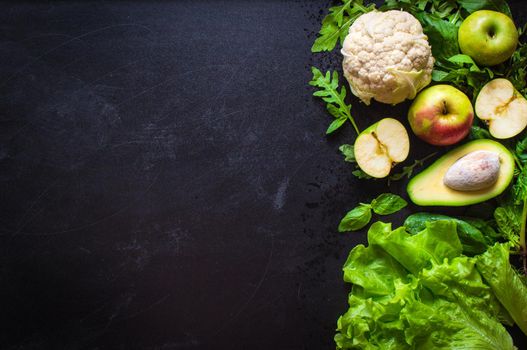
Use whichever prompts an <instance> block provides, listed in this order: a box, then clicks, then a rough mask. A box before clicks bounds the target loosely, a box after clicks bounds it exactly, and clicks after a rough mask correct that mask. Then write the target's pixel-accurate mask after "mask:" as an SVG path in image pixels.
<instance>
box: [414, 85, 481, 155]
mask: <svg viewBox="0 0 527 350" xmlns="http://www.w3.org/2000/svg"><path fill="white" fill-rule="evenodd" d="M473 119H474V109H473V108H472V104H471V103H470V100H469V99H468V97H467V95H465V94H464V93H463V92H461V91H460V90H458V89H456V88H455V87H453V86H450V85H434V86H432V87H429V88H427V89H425V90H423V91H421V93H420V94H419V95H417V98H416V99H415V100H414V102H413V103H412V105H411V106H410V109H409V110H408V121H409V122H410V127H411V128H412V131H413V132H414V134H415V135H417V136H418V137H419V138H420V139H422V140H423V141H425V142H428V143H430V144H432V145H436V146H448V145H452V144H454V143H457V142H459V141H461V140H462V139H463V138H464V137H465V136H467V134H468V132H469V131H470V127H471V126H472V121H473Z"/></svg>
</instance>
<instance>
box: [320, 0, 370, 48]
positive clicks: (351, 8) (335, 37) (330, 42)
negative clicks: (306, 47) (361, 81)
mask: <svg viewBox="0 0 527 350" xmlns="http://www.w3.org/2000/svg"><path fill="white" fill-rule="evenodd" d="M342 3H343V4H342V5H340V6H334V7H331V8H330V9H329V14H328V15H327V16H326V17H324V19H323V20H322V27H321V28H320V32H319V35H320V36H319V37H318V38H317V39H316V40H315V43H314V44H313V46H312V47H311V52H322V51H331V50H333V49H334V48H335V46H336V44H337V41H339V43H340V44H341V45H342V42H343V41H344V38H345V37H346V35H348V30H349V27H350V26H351V24H352V23H353V22H354V21H355V20H356V19H357V18H358V17H359V16H360V15H362V14H364V13H366V12H370V11H373V10H374V9H375V4H370V5H368V6H364V1H362V0H343V1H342Z"/></svg>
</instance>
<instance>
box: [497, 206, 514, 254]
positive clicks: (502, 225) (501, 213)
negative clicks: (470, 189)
mask: <svg viewBox="0 0 527 350" xmlns="http://www.w3.org/2000/svg"><path fill="white" fill-rule="evenodd" d="M494 220H496V225H497V227H498V230H499V232H500V233H501V234H503V236H505V237H507V239H508V240H509V241H510V242H511V243H512V244H513V245H514V246H515V247H518V246H519V244H520V242H519V236H518V233H519V232H520V215H518V213H517V212H516V210H515V209H514V207H513V206H512V205H507V206H500V207H497V208H496V209H495V210H494Z"/></svg>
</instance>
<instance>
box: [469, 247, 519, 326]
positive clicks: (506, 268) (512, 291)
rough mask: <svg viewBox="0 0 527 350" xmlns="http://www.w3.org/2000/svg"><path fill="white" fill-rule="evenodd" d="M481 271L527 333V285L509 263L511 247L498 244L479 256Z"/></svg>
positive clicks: (478, 264) (502, 302)
mask: <svg viewBox="0 0 527 350" xmlns="http://www.w3.org/2000/svg"><path fill="white" fill-rule="evenodd" d="M476 266H477V268H478V271H479V273H480V274H481V275H482V276H483V278H484V279H485V281H486V282H487V283H488V284H489V285H490V287H491V288H492V291H493V292H494V294H496V297H497V298H498V299H499V301H500V302H501V304H502V305H503V306H504V307H505V309H507V311H508V312H509V314H510V315H511V317H512V319H513V320H514V322H516V324H517V325H518V327H519V328H520V329H521V330H522V331H523V333H525V334H527V286H525V284H524V283H523V280H522V279H521V278H520V276H519V275H518V273H517V272H516V270H514V269H513V268H512V266H511V264H510V263H509V248H508V247H507V245H505V244H496V245H495V246H493V247H491V248H489V250H488V251H487V252H486V253H485V254H482V255H480V256H478V257H477V263H476Z"/></svg>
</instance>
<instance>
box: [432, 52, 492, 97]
mask: <svg viewBox="0 0 527 350" xmlns="http://www.w3.org/2000/svg"><path fill="white" fill-rule="evenodd" d="M494 74H495V73H494V72H493V71H492V70H491V69H490V68H488V67H485V68H483V69H481V68H479V67H478V66H477V64H476V63H475V62H474V60H473V59H472V58H471V57H470V56H467V55H463V54H456V55H454V56H451V57H448V58H446V60H438V61H437V62H436V64H435V66H434V71H433V72H432V80H434V81H437V82H449V83H451V84H453V85H454V86H456V87H457V88H458V89H460V90H462V91H464V92H465V93H467V95H469V96H471V97H472V98H473V99H475V98H476V96H477V94H478V92H479V90H481V88H482V87H483V85H485V84H486V83H487V82H489V81H490V80H491V79H492V78H494Z"/></svg>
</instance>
